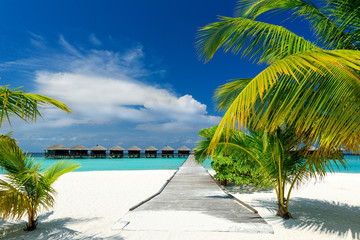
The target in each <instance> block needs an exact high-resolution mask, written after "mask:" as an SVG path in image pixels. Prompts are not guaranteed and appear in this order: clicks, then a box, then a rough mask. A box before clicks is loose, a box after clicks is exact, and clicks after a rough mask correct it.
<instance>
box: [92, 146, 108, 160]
mask: <svg viewBox="0 0 360 240" xmlns="http://www.w3.org/2000/svg"><path fill="white" fill-rule="evenodd" d="M90 151H91V157H93V158H106V151H107V149H106V148H104V147H103V146H100V145H96V146H95V147H93V148H91V149H90Z"/></svg>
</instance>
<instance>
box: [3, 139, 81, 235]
mask: <svg viewBox="0 0 360 240" xmlns="http://www.w3.org/2000/svg"><path fill="white" fill-rule="evenodd" d="M0 167H1V168H2V169H3V170H4V171H5V174H4V176H5V177H4V178H3V179H0V218H2V219H5V220H6V219H16V220H18V219H21V218H22V217H23V216H24V215H25V214H27V215H28V224H27V227H26V228H25V230H28V231H32V230H34V229H35V228H36V226H37V219H38V215H39V213H40V211H41V210H43V209H44V210H48V209H49V208H51V207H53V205H54V203H55V200H54V195H55V194H56V191H55V190H54V189H53V188H52V187H51V185H52V184H53V183H54V182H55V181H56V180H57V179H58V178H59V177H60V176H61V175H63V174H65V173H67V172H70V171H73V170H75V169H77V168H79V164H74V163H73V162H71V161H59V162H57V163H55V164H52V165H50V166H48V167H45V168H44V167H42V163H41V162H36V161H35V160H34V159H33V158H31V157H30V156H28V155H27V154H25V153H24V152H23V151H22V150H21V149H20V148H19V147H18V146H17V145H16V144H15V143H14V142H13V141H8V140H7V139H5V140H4V139H0Z"/></svg>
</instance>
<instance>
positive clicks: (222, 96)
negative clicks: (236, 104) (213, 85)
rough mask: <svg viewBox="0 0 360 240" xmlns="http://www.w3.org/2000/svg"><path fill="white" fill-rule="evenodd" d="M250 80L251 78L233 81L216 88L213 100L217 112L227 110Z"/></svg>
mask: <svg viewBox="0 0 360 240" xmlns="http://www.w3.org/2000/svg"><path fill="white" fill-rule="evenodd" d="M252 80H253V79H252V78H239V79H233V80H230V81H229V82H228V83H226V84H224V85H221V86H220V87H218V88H217V89H216V91H215V95H214V99H215V102H216V103H217V107H218V108H219V110H221V111H224V110H226V109H227V108H229V107H230V105H231V103H232V102H233V101H234V100H235V98H236V97H237V96H238V95H239V94H240V92H241V91H242V90H243V89H244V88H245V87H246V86H247V85H248V84H249V83H250V82H251V81H252Z"/></svg>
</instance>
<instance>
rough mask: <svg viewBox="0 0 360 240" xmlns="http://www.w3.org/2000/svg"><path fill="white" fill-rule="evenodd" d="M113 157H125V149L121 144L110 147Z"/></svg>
mask: <svg viewBox="0 0 360 240" xmlns="http://www.w3.org/2000/svg"><path fill="white" fill-rule="evenodd" d="M109 151H110V157H111V158H123V157H124V151H125V149H124V148H122V147H120V146H113V147H112V148H110V149H109Z"/></svg>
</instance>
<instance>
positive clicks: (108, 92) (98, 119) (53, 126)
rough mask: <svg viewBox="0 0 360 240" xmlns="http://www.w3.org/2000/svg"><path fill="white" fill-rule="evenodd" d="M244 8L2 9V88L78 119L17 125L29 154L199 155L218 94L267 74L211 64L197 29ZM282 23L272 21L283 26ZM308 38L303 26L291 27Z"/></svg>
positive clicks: (14, 4) (227, 4)
mask: <svg viewBox="0 0 360 240" xmlns="http://www.w3.org/2000/svg"><path fill="white" fill-rule="evenodd" d="M235 3H236V1H220V0H196V1H190V2H189V1H176V2H175V1H168V0H153V1H148V0H131V1H130V0H128V1H126V0H122V1H118V0H117V1H111V0H107V1H95V0H91V1H90V0H87V1H80V0H77V1H70V0H63V1H2V2H0V29H1V32H0V34H1V38H0V52H1V53H2V54H1V58H0V69H1V74H0V76H1V80H2V85H6V84H10V85H11V87H12V88H15V87H19V86H24V90H25V91H27V92H36V93H40V94H44V95H47V96H50V97H54V98H56V99H58V100H61V101H63V102H64V103H66V104H67V105H68V106H69V107H70V108H71V109H72V110H73V113H72V114H66V113H63V112H61V111H59V110H56V109H53V108H44V109H42V110H41V112H42V113H43V117H44V119H43V120H42V119H40V120H38V121H37V122H36V124H34V123H32V124H27V123H24V122H21V121H19V120H18V119H15V118H14V119H13V120H12V128H10V127H9V126H5V127H3V128H2V129H1V130H2V133H5V132H8V131H13V132H14V137H15V138H16V139H17V140H18V141H19V144H20V146H21V147H23V148H24V149H25V150H27V151H30V152H34V151H36V152H39V151H42V149H43V148H45V147H47V146H49V145H52V144H64V145H66V146H69V147H70V146H73V145H76V144H82V145H85V146H87V147H93V146H94V145H96V144H100V145H102V146H105V147H108V148H110V147H112V146H114V145H120V146H123V147H124V148H127V147H130V146H132V145H138V146H139V147H142V148H145V147H148V146H149V145H154V146H155V147H158V148H161V147H163V146H164V145H165V144H167V145H170V146H172V147H174V148H177V147H180V146H182V145H187V146H189V147H194V146H195V142H196V140H197V139H198V137H197V132H198V131H199V130H200V129H202V128H206V127H210V126H213V125H216V124H217V123H218V122H219V121H220V117H221V113H219V112H216V109H215V106H214V103H213V100H212V96H213V93H214V90H215V89H216V87H218V86H219V85H221V84H224V83H226V81H227V80H228V79H232V78H238V77H254V76H256V74H257V73H258V72H259V71H261V69H263V68H264V67H265V66H258V65H256V64H252V63H251V62H249V61H247V60H246V59H240V57H238V56H232V55H230V54H222V53H219V54H216V56H215V58H214V59H213V60H212V61H210V62H209V63H206V64H204V63H203V62H202V61H199V59H198V58H197V56H196V52H195V48H194V43H195V41H196V40H195V36H196V32H197V30H198V29H199V28H200V27H202V26H205V25H206V24H208V23H211V22H214V21H216V20H217V15H224V16H233V14H234V7H235ZM283 19H285V17H284V16H278V17H276V18H273V19H272V20H267V21H268V22H272V23H277V24H279V23H280V22H281V21H282V20H283ZM283 25H285V26H287V27H288V28H290V29H291V30H294V31H295V32H296V33H297V34H299V35H302V36H305V37H306V38H309V37H310V35H309V33H308V31H307V25H306V23H304V22H301V23H297V22H292V23H284V24H283Z"/></svg>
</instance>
